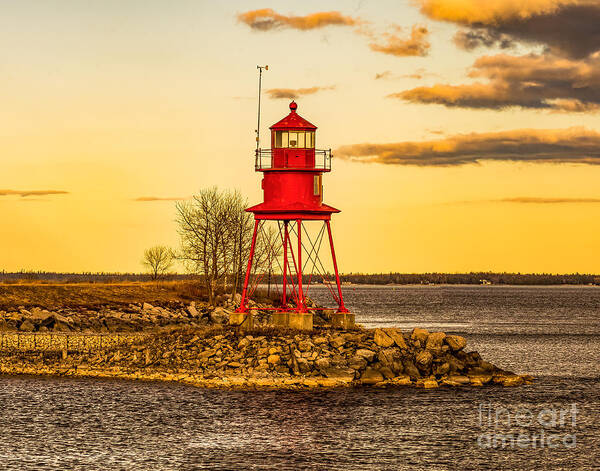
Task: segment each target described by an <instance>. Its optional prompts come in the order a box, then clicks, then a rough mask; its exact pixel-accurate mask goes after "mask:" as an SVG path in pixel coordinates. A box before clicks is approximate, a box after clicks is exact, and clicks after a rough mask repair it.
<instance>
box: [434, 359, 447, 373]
mask: <svg viewBox="0 0 600 471" xmlns="http://www.w3.org/2000/svg"><path fill="white" fill-rule="evenodd" d="M449 371H450V363H448V362H444V363H442V364H441V365H438V366H437V367H436V368H435V370H434V374H435V375H436V376H443V375H445V374H448V372H449Z"/></svg>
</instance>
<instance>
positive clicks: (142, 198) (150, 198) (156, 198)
mask: <svg viewBox="0 0 600 471" xmlns="http://www.w3.org/2000/svg"><path fill="white" fill-rule="evenodd" d="M186 199H188V198H180V197H162V196H140V197H139V198H135V199H134V201H142V202H148V201H182V200H186Z"/></svg>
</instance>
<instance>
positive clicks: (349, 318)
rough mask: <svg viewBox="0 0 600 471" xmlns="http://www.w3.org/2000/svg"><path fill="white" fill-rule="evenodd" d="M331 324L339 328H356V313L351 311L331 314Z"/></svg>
mask: <svg viewBox="0 0 600 471" xmlns="http://www.w3.org/2000/svg"><path fill="white" fill-rule="evenodd" d="M331 325H332V326H333V327H336V328H338V329H344V330H348V329H354V314H353V313H351V312H334V313H333V314H332V315H331Z"/></svg>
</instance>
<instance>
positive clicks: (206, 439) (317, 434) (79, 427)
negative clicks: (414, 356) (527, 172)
mask: <svg viewBox="0 0 600 471" xmlns="http://www.w3.org/2000/svg"><path fill="white" fill-rule="evenodd" d="M324 294H325V292H324V291H323V290H322V288H321V291H314V292H313V293H312V295H315V297H317V298H320V297H321V295H324ZM346 297H347V300H348V305H349V306H350V307H351V308H352V309H353V310H354V311H355V312H357V314H358V315H357V318H358V321H359V322H361V323H363V324H364V325H367V326H387V325H400V326H403V327H405V328H407V329H408V328H411V327H412V326H413V325H420V326H428V327H430V328H431V329H439V330H444V331H448V332H457V333H460V334H462V335H465V336H466V337H467V339H468V341H469V347H470V348H472V349H477V350H478V351H480V352H481V353H482V355H483V356H484V358H487V359H489V360H491V361H492V362H494V363H496V364H498V365H499V366H503V367H505V368H512V369H514V370H516V371H519V372H530V373H533V374H534V375H536V376H537V377H538V380H537V381H536V383H535V384H534V385H533V386H529V387H526V388H517V389H502V388H484V389H459V390H448V389H438V390H428V391H425V390H414V389H399V390H369V389H358V390H351V391H347V390H341V391H327V392H322V391H321V392H302V393H301V392H293V393H291V392H286V393H279V392H220V391H207V390H202V389H197V388H193V387H188V386H183V385H176V384H161V383H141V382H126V381H101V380H84V379H76V380H74V379H54V378H32V377H19V378H15V377H0V404H2V408H3V410H2V414H0V469H2V470H4V469H7V470H13V469H14V470H45V469H53V470H54V469H57V470H58V469H60V470H62V469H81V470H84V469H85V470H96V469H97V470H100V469H101V470H129V469H136V470H137V469H147V470H154V469H157V470H187V469H277V470H282V469H329V470H365V469H390V470H392V469H394V470H396V469H407V470H408V469H428V470H437V469H510V470H512V469H514V470H520V469H527V470H529V469H590V470H591V469H598V466H599V463H600V453H599V451H598V450H599V448H600V373H599V372H598V369H599V365H600V361H599V360H600V353H599V352H600V341H599V337H600V336H599V334H600V289H598V288H592V287H590V288H588V287H585V288H571V287H567V288H517V287H495V286H492V287H398V288H396V287H385V288H372V287H353V286H349V287H348V288H347V289H346ZM573 404H575V408H576V410H575V413H573V409H572V408H573ZM562 409H565V411H563V418H564V420H563V423H562V425H561V423H560V420H559V417H560V411H561V410H562ZM566 409H568V411H567V410H566ZM553 412H555V413H556V418H557V421H556V422H555V423H553V422H552V414H553ZM496 413H498V420H495V414H496ZM517 413H518V414H517ZM509 420H510V424H509ZM519 435H521V438H520V440H521V441H520V442H515V441H512V442H511V440H514V439H516V438H517V437H518V436H519ZM542 435H543V436H544V437H545V438H546V439H547V438H548V436H550V435H552V436H553V438H552V441H551V444H553V445H555V447H554V448H548V446H547V442H544V443H545V444H546V445H545V446H544V447H543V448H541V447H540V446H539V442H540V438H539V437H540V436H542ZM494 438H495V439H496V440H502V439H504V440H506V442H505V443H506V445H507V446H505V447H504V448H502V447H501V446H500V442H498V443H496V445H497V446H496V447H495V448H494V447H493V442H492V439H494ZM533 440H536V446H535V447H533V444H532V443H533ZM519 445H521V446H519Z"/></svg>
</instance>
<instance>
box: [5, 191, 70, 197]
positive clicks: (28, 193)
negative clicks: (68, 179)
mask: <svg viewBox="0 0 600 471" xmlns="http://www.w3.org/2000/svg"><path fill="white" fill-rule="evenodd" d="M68 194H69V192H68V191H62V190H0V196H11V195H16V196H21V197H27V196H48V195H68Z"/></svg>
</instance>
